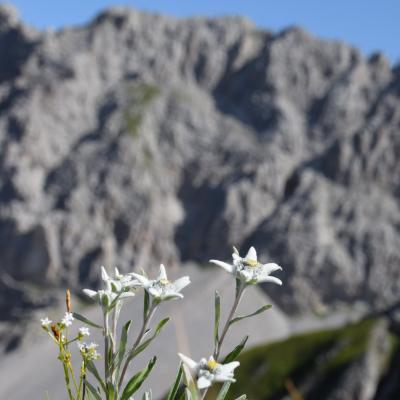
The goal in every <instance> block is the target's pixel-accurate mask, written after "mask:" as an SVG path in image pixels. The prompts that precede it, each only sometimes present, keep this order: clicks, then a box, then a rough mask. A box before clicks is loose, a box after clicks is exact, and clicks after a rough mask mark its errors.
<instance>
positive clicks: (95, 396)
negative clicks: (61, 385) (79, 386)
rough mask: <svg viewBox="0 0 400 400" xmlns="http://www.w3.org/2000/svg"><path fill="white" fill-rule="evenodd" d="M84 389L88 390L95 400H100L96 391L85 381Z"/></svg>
mask: <svg viewBox="0 0 400 400" xmlns="http://www.w3.org/2000/svg"><path fill="white" fill-rule="evenodd" d="M86 388H87V389H89V392H90V393H91V394H92V395H93V396H94V398H95V399H96V400H101V396H100V395H99V393H98V392H97V390H96V389H95V388H94V387H93V386H92V385H91V384H90V383H89V382H88V381H86Z"/></svg>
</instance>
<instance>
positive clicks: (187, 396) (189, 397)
mask: <svg viewBox="0 0 400 400" xmlns="http://www.w3.org/2000/svg"><path fill="white" fill-rule="evenodd" d="M194 399H195V397H193V396H192V392H191V391H190V390H189V389H188V388H186V389H185V400H194Z"/></svg>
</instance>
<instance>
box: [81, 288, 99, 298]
mask: <svg viewBox="0 0 400 400" xmlns="http://www.w3.org/2000/svg"><path fill="white" fill-rule="evenodd" d="M83 293H85V294H86V296H88V297H90V298H91V299H96V298H97V297H98V293H97V292H95V291H94V290H91V289H83Z"/></svg>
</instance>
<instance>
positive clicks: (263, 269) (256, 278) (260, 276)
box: [210, 247, 282, 285]
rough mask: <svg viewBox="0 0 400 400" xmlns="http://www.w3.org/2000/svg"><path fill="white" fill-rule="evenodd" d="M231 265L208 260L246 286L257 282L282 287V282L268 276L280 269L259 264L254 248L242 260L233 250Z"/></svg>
mask: <svg viewBox="0 0 400 400" xmlns="http://www.w3.org/2000/svg"><path fill="white" fill-rule="evenodd" d="M233 251H234V252H233V254H232V258H233V264H228V263H226V262H223V261H218V260H210V262H212V263H213V264H216V265H219V266H220V267H222V268H223V269H225V270H226V271H228V272H229V273H230V274H232V275H236V277H237V278H239V279H240V280H242V281H244V282H246V283H248V284H256V283H259V282H272V283H276V284H277V285H282V281H281V280H280V279H278V278H276V277H275V276H270V275H271V273H272V272H274V271H278V270H282V268H281V267H280V266H279V265H278V264H275V263H269V264H261V263H260V262H258V260H257V252H256V249H255V248H254V247H250V250H249V251H248V253H247V254H246V257H244V258H242V257H240V255H239V252H238V251H237V249H236V248H235V247H234V248H233Z"/></svg>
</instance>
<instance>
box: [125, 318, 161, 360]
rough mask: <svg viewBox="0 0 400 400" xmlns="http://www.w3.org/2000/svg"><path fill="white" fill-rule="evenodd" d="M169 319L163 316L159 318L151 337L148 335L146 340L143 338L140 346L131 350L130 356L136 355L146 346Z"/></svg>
mask: <svg viewBox="0 0 400 400" xmlns="http://www.w3.org/2000/svg"><path fill="white" fill-rule="evenodd" d="M168 321H169V317H167V318H164V319H163V320H161V321H160V322H159V323H158V325H157V326H156V329H155V331H154V333H153V335H152V336H151V337H149V338H148V339H147V340H145V341H144V342H143V343H142V344H141V345H140V346H138V347H137V348H136V349H134V350H133V352H131V354H130V356H129V357H131V358H133V357H136V356H137V355H138V354H139V353H141V352H142V351H143V350H144V349H146V348H147V347H148V345H149V344H150V343H151V342H152V341H153V340H154V338H155V337H156V336H157V335H158V334H159V333H160V332H161V329H162V328H163V327H164V325H165V324H166V323H167V322H168Z"/></svg>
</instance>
